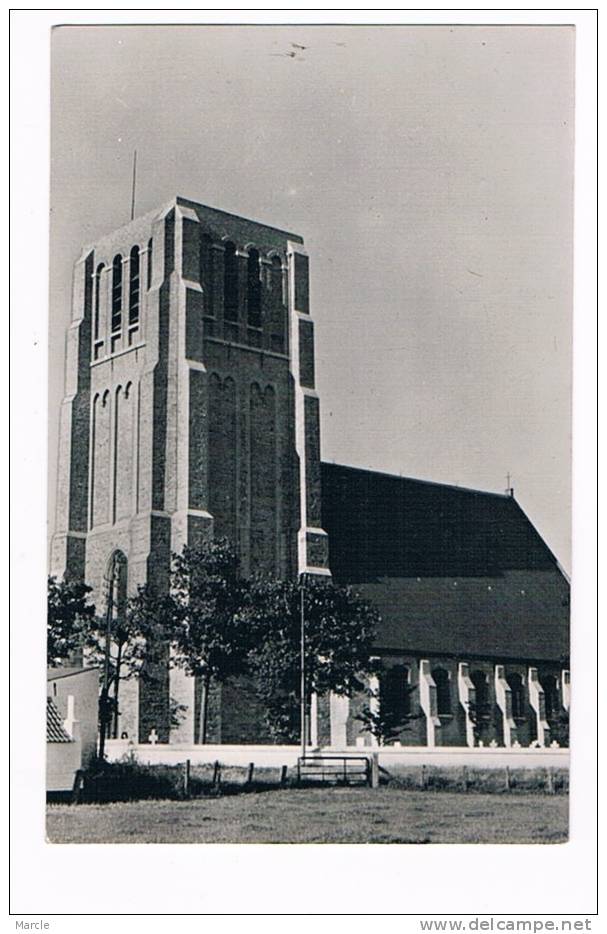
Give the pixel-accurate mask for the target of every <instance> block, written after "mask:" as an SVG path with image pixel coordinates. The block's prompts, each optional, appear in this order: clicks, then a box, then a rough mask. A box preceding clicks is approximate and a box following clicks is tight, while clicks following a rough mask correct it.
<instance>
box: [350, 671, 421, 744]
mask: <svg viewBox="0 0 607 934" xmlns="http://www.w3.org/2000/svg"><path fill="white" fill-rule="evenodd" d="M375 672H376V673H377V674H379V676H380V679H381V675H382V674H385V670H384V669H383V668H382V667H381V663H379V665H378V667H377V668H376V669H375ZM384 683H385V682H382V681H381V680H380V689H379V690H375V689H371V688H369V689H367V696H368V697H369V699H370V700H373V701H375V703H374V704H373V706H371V704H365V705H364V706H363V707H362V709H361V710H360V711H359V713H358V714H357V715H356V716H355V717H354V719H355V720H358V721H359V722H360V723H361V724H362V726H361V732H362V733H370V734H371V736H373V737H374V738H375V739H376V740H377V743H378V745H379V746H385V745H387V744H388V743H390V742H394V741H395V740H397V739H398V738H399V736H400V734H401V733H403V732H405V731H406V730H409V729H411V721H412V720H418V719H419V717H420V713H419V710H418V709H417V708H416V710H415V712H414V710H413V708H412V707H411V697H412V695H413V694H415V692H416V690H417V685H416V684H406V683H403V684H402V685H400V690H399V691H398V693H397V694H396V695H394V694H391V693H390V692H388V691H387V690H386V689H385V688H384V689H383V690H382V687H384Z"/></svg>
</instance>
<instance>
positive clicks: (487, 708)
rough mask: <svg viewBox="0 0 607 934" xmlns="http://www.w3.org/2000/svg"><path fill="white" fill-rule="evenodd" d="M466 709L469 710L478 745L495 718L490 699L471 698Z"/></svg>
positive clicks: (475, 741) (475, 740)
mask: <svg viewBox="0 0 607 934" xmlns="http://www.w3.org/2000/svg"><path fill="white" fill-rule="evenodd" d="M466 710H467V712H468V719H469V720H470V723H471V724H472V732H473V734H474V744H475V745H476V746H478V745H479V743H480V742H481V740H482V739H483V737H484V736H485V731H486V729H487V728H488V727H489V726H490V725H491V721H492V719H493V717H492V707H491V703H490V702H489V701H478V700H475V701H471V700H469V701H468V703H467V705H466Z"/></svg>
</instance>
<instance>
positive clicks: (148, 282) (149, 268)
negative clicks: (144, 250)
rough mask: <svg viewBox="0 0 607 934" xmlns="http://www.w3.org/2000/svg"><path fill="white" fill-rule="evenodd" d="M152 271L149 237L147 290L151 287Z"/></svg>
mask: <svg viewBox="0 0 607 934" xmlns="http://www.w3.org/2000/svg"><path fill="white" fill-rule="evenodd" d="M152 270H153V266H152V238H151V237H150V239H149V240H148V281H147V286H148V289H149V288H150V287H151V285H152Z"/></svg>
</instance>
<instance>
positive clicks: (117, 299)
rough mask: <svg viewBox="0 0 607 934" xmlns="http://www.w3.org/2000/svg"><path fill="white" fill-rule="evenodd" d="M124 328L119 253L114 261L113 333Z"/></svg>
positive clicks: (117, 332) (120, 258) (120, 257)
mask: <svg viewBox="0 0 607 934" xmlns="http://www.w3.org/2000/svg"><path fill="white" fill-rule="evenodd" d="M121 330H122V256H120V254H118V255H117V256H115V257H114V261H113V263H112V334H120V331H121Z"/></svg>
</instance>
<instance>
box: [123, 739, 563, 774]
mask: <svg viewBox="0 0 607 934" xmlns="http://www.w3.org/2000/svg"><path fill="white" fill-rule="evenodd" d="M106 752H107V757H108V759H109V760H110V761H113V762H115V761H117V760H118V759H121V758H122V757H123V756H125V755H128V754H130V753H132V754H134V755H135V757H136V758H137V760H138V761H139V762H141V763H145V764H149V765H160V764H163V765H178V764H179V763H182V762H185V761H186V759H189V760H190V762H191V763H192V765H201V764H203V763H212V762H216V761H218V762H220V763H221V764H222V765H240V766H246V765H248V764H249V762H253V763H255V765H256V766H259V767H260V768H264V767H265V768H280V767H281V766H282V765H287V766H293V765H296V764H297V757H298V756H299V755H301V748H300V747H299V746H224V745H205V746H200V745H196V746H192V745H187V744H185V743H184V744H181V743H171V744H168V743H167V744H165V743H157V744H156V745H152V744H151V743H139V744H133V743H129V742H128V741H127V740H109V741H107V742H106ZM375 752H377V753H378V755H379V764H380V765H382V766H384V768H386V769H390V768H398V767H399V766H400V767H414V766H421V765H433V766H443V767H445V768H449V767H451V768H452V767H461V766H464V765H467V766H469V767H471V768H479V769H480V768H482V769H503V768H505V767H506V766H509V767H510V768H512V769H534V768H538V767H542V768H569V750H568V749H556V748H548V749H535V748H531V749H529V748H526V749H518V748H514V749H505V748H504V747H497V748H495V749H493V748H484V749H479V748H478V747H475V748H469V747H467V746H461V747H460V746H441V747H435V748H434V749H429V748H428V747H427V746H407V747H402V748H400V749H399V748H395V747H393V746H386V747H374V748H373V749H371V748H369V747H367V748H366V749H362V748H359V747H356V746H350V747H347V748H345V749H342V750H338V749H323V750H319V749H308V755H318V754H322V755H327V756H332V755H333V756H338V755H352V756H364V755H371V754H372V753H375Z"/></svg>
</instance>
